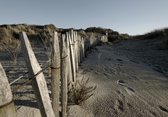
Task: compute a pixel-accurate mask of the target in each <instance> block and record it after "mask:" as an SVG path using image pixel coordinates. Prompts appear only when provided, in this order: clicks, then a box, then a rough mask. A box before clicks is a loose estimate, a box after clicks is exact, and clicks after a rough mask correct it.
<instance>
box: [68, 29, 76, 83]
mask: <svg viewBox="0 0 168 117" xmlns="http://www.w3.org/2000/svg"><path fill="white" fill-rule="evenodd" d="M70 37H71V38H70V39H69V44H70V57H71V64H72V75H73V82H75V81H76V69H75V53H74V47H73V45H74V43H73V30H71V32H70Z"/></svg>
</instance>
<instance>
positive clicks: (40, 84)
mask: <svg viewBox="0 0 168 117" xmlns="http://www.w3.org/2000/svg"><path fill="white" fill-rule="evenodd" d="M20 39H21V42H22V51H23V54H24V57H25V61H26V64H27V68H28V71H29V75H30V77H31V78H33V79H32V86H33V89H34V90H35V95H36V98H37V102H38V105H39V108H40V112H41V116H42V117H54V112H53V109H52V106H51V101H50V97H49V93H48V89H47V84H46V81H45V78H44V74H43V73H42V72H41V73H39V74H38V75H36V74H37V73H38V72H39V71H41V70H42V69H41V67H40V65H39V64H38V61H37V59H36V57H35V55H34V52H33V50H32V47H31V44H30V42H29V40H28V37H27V35H26V33H25V32H21V33H20Z"/></svg>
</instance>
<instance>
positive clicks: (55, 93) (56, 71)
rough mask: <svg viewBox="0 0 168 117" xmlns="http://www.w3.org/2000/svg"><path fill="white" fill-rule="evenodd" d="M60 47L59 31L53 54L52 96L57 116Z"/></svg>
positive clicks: (53, 44)
mask: <svg viewBox="0 0 168 117" xmlns="http://www.w3.org/2000/svg"><path fill="white" fill-rule="evenodd" d="M60 65H61V63H60V47H59V40H58V34H57V32H54V38H53V42H52V54H51V77H52V79H51V98H52V107H53V110H54V114H55V117H59V96H60Z"/></svg>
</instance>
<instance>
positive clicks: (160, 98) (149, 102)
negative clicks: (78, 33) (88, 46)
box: [69, 42, 168, 117]
mask: <svg viewBox="0 0 168 117" xmlns="http://www.w3.org/2000/svg"><path fill="white" fill-rule="evenodd" d="M130 43H131V42H126V43H125V42H124V43H120V44H116V45H112V46H110V45H103V46H97V47H96V49H95V50H93V52H92V53H91V54H90V55H89V56H88V57H87V58H86V59H85V61H84V62H83V63H82V65H81V67H80V71H79V74H78V76H79V77H82V76H85V77H89V78H90V84H91V85H93V84H95V85H97V89H96V91H95V94H94V96H92V97H91V98H90V99H88V100H87V101H86V102H84V103H83V104H82V105H81V106H80V107H79V106H72V107H71V108H70V115H69V116H70V117H71V116H73V117H92V116H93V117H111V116H114V117H167V116H168V101H167V99H168V98H167V97H168V79H167V77H166V76H165V74H166V72H165V71H163V72H162V73H161V72H158V71H157V70H155V69H154V67H153V66H151V65H150V64H152V62H153V59H154V58H153V57H152V56H151V57H148V59H147V60H148V63H149V64H146V63H145V62H144V61H143V60H145V59H146V58H145V57H143V56H142V57H141V55H140V54H139V52H138V51H140V52H141V54H143V55H145V54H146V53H145V52H146V51H145V50H142V49H141V50H137V51H136V50H132V49H130V48H129V47H130ZM133 43H134V42H133ZM140 44H141V43H140ZM142 45H143V46H144V44H143V43H142V44H141V45H139V46H142ZM131 47H132V46H131ZM144 47H145V46H144ZM135 48H136V44H135V47H134V48H133V49H135ZM155 53H157V51H155ZM161 54H164V53H161ZM166 56H167V55H166ZM155 63H157V62H156V61H155ZM158 63H159V61H158ZM165 64H166V63H165ZM157 66H159V65H157ZM160 67H162V66H160ZM79 108H81V109H79Z"/></svg>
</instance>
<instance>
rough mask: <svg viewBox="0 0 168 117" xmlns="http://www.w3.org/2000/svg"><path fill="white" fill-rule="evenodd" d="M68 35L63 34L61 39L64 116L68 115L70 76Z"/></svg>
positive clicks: (62, 104) (62, 109)
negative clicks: (68, 79)
mask: <svg viewBox="0 0 168 117" xmlns="http://www.w3.org/2000/svg"><path fill="white" fill-rule="evenodd" d="M67 42H68V40H67V37H65V35H64V34H63V35H62V39H61V106H62V108H61V111H62V117H66V116H67V113H66V111H67V98H68V96H67V92H68V88H67V77H68V66H67V65H68V64H67V63H68V52H67Z"/></svg>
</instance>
